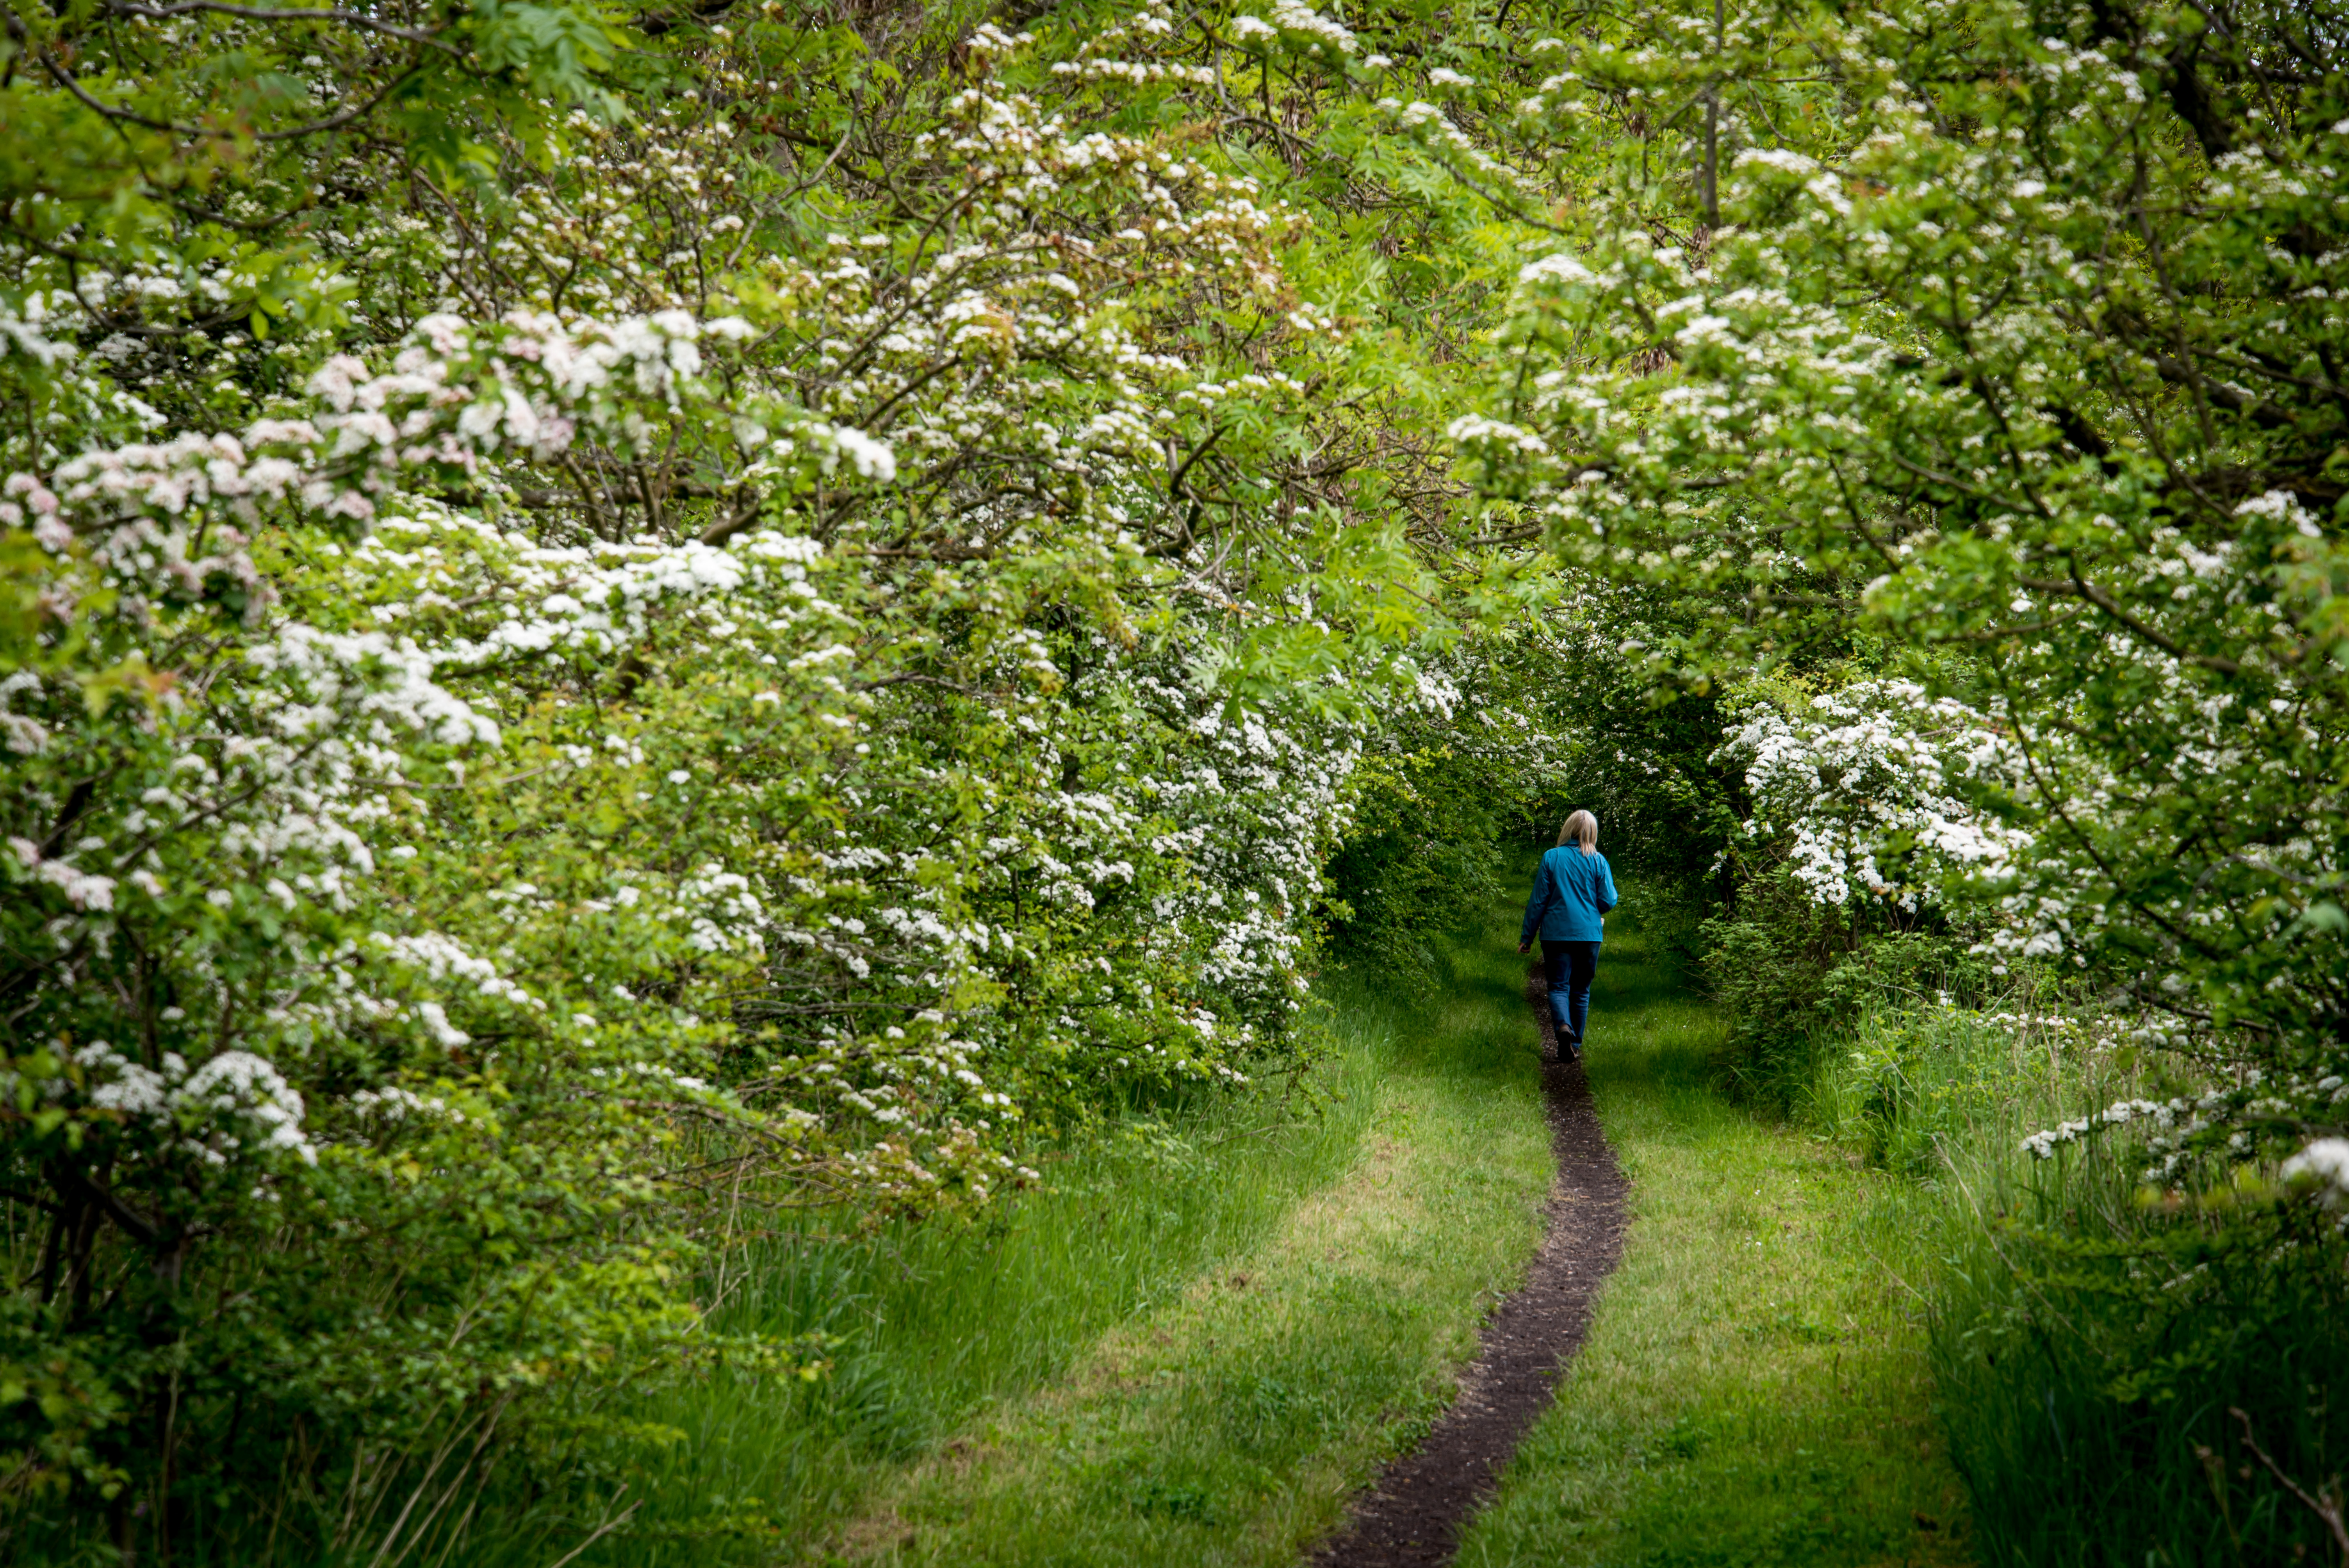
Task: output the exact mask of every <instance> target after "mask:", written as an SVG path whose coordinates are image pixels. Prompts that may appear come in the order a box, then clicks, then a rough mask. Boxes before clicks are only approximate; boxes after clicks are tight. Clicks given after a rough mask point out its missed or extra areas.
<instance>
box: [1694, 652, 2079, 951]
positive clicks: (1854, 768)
mask: <svg viewBox="0 0 2349 1568" xmlns="http://www.w3.org/2000/svg"><path fill="white" fill-rule="evenodd" d="M1714 760H1715V761H1716V762H1733V763H1738V764H1742V765H1743V768H1744V779H1745V788H1746V790H1747V793H1748V795H1749V796H1750V798H1751V799H1752V801H1753V806H1754V810H1753V815H1752V816H1751V818H1750V819H1749V820H1747V821H1746V822H1745V824H1744V830H1745V833H1746V835H1747V837H1748V839H1749V841H1753V842H1755V843H1761V842H1765V841H1775V840H1778V839H1780V838H1782V837H1783V840H1784V842H1785V853H1786V857H1787V862H1786V863H1787V870H1788V872H1789V874H1791V875H1792V876H1793V877H1794V878H1795V881H1796V882H1800V883H1801V884H1802V886H1803V887H1804V889H1805V890H1806V892H1808V893H1809V895H1810V897H1811V898H1812V899H1813V900H1814V901H1816V903H1826V904H1842V903H1848V902H1850V901H1851V900H1853V899H1854V898H1859V899H1875V900H1882V901H1885V902H1887V903H1891V904H1894V905H1897V906H1899V908H1902V909H1906V910H1912V911H1913V910H1915V909H1917V908H1919V907H1920V904H1922V903H1928V902H1938V900H1939V898H1940V889H1941V887H1942V885H1943V884H1944V883H1945V882H1948V881H1949V879H1951V878H1952V877H1961V878H1978V879H1982V880H1984V881H1988V882H1992V883H1993V884H1995V883H1996V882H1998V881H1999V880H2001V879H2003V878H2005V877H2009V876H2011V875H2012V874H2013V870H2014V862H2015V859H2016V856H2017V855H2018V853H2019V852H2021V851H2024V850H2027V849H2028V848H2029V847H2030V845H2031V843H2032V837H2031V835H2030V834H2029V833H2028V832H2025V831H2023V830H2018V829H2014V828H2011V827H2009V826H2007V825H2006V824H2004V823H2002V822H2000V821H1998V820H1996V819H1994V818H1992V817H1989V816H1988V815H1986V814H1985V813H1983V812H1982V811H1981V810H1979V809H1977V807H1976V806H1975V805H1974V804H1973V803H1972V800H1971V799H1969V798H1968V796H1967V795H1966V794H1964V793H1961V790H1965V789H1969V788H1970V787H1971V788H1975V789H1978V788H1979V787H1980V786H1982V785H1983V784H1989V785H1992V786H1993V787H1995V788H2001V789H2004V788H2011V787H2012V786H2013V783H2014V776H2015V774H2016V772H2017V768H2016V760H2015V758H2014V756H2013V750H2012V748H2010V747H2009V746H2007V744H2006V743H2005V742H2004V740H2003V739H2002V737H2001V736H2000V735H1999V734H1998V733H1997V732H1996V731H1995V730H1994V729H1993V728H1992V726H1991V724H1990V723H1989V721H1988V720H1987V719H1986V717H1985V716H1983V715H1982V714H1980V713H1977V712H1975V711H1974V710H1973V709H1971V708H1970V707H1967V706H1966V705H1965V704H1963V703H1961V702H1959V701H1957V700H1955V699H1954V698H1951V697H1934V696H1930V694H1928V693H1927V692H1926V691H1925V689H1924V688H1923V687H1921V686H1918V685H1916V684H1915V683H1914V682H1910V681H1899V680H1894V681H1866V682H1859V683H1856V684H1854V685H1852V686H1844V687H1839V688H1837V689H1835V690H1832V691H1827V692H1822V693H1819V694H1818V695H1816V696H1810V697H1809V698H1808V699H1807V700H1803V699H1802V698H1800V697H1799V696H1797V697H1794V698H1790V699H1789V700H1787V701H1786V702H1785V705H1784V706H1783V707H1782V706H1781V705H1779V704H1777V703H1773V702H1767V701H1764V702H1760V703H1757V704H1755V705H1754V707H1752V708H1751V709H1749V711H1748V712H1747V714H1746V717H1745V718H1744V722H1743V723H1741V724H1739V725H1737V726H1736V727H1734V728H1733V729H1732V730H1731V731H1730V732H1729V736H1728V738H1727V739H1726V740H1725V741H1724V742H1723V746H1722V748H1721V749H1720V751H1719V752H1718V753H1717V754H1716V755H1715V757H1714ZM1976 798H1978V797H1976ZM1879 856H1885V857H1887V858H1892V857H1898V858H1897V860H1895V862H1894V865H1893V866H1891V867H1888V866H1886V865H1884V864H1882V863H1880V862H1879V859H1878V857H1879ZM2026 946H2027V944H2026Z"/></svg>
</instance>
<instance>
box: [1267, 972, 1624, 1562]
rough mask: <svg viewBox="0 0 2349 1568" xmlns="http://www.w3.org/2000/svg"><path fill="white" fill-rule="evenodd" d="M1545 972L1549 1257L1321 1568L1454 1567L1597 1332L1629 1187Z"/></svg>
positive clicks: (1506, 1304)
mask: <svg viewBox="0 0 2349 1568" xmlns="http://www.w3.org/2000/svg"><path fill="white" fill-rule="evenodd" d="M1541 973H1542V971H1541V965H1539V964H1536V965H1534V966H1533V967H1532V968H1531V969H1530V970H1529V971H1527V973H1526V1002H1527V1003H1528V1004H1530V1005H1531V1006H1532V1007H1533V1010H1534V1016H1536V1017H1537V1019H1538V1020H1539V1021H1540V1024H1541V1035H1542V1092H1543V1095H1544V1097H1545V1098H1546V1099H1547V1101H1548V1106H1549V1125H1550V1139H1551V1142H1552V1144H1553V1146H1554V1147H1555V1148H1556V1150H1557V1181H1556V1183H1555V1184H1554V1185H1553V1186H1552V1187H1551V1188H1550V1193H1549V1203H1548V1207H1547V1215H1546V1218H1547V1231H1546V1233H1545V1234H1544V1235H1543V1237H1542V1244H1541V1251H1540V1252H1539V1253H1537V1254H1536V1255H1535V1258H1534V1262H1533V1267H1532V1268H1531V1269H1530V1270H1528V1271H1527V1273H1526V1283H1525V1284H1524V1285H1523V1286H1522V1287H1520V1288H1519V1289H1518V1290H1517V1291H1516V1293H1514V1294H1513V1295H1510V1296H1508V1297H1507V1298H1506V1300H1504V1301H1503V1302H1502V1303H1501V1305H1500V1308H1499V1310H1497V1311H1496V1312H1495V1313H1494V1314H1493V1316H1492V1320H1491V1321H1490V1322H1488V1323H1487V1324H1486V1325H1485V1332H1484V1335H1483V1339H1482V1348H1481V1349H1480V1351H1479V1352H1478V1355H1477V1357H1476V1359H1475V1363H1474V1364H1473V1365H1471V1366H1470V1367H1468V1368H1467V1369H1466V1370H1465V1371H1464V1372H1463V1373H1462V1374H1461V1375H1460V1392H1459V1396H1458V1398H1455V1399H1454V1401H1453V1404H1452V1408H1450V1409H1448V1410H1446V1411H1445V1412H1444V1415H1443V1416H1442V1417H1441V1418H1439V1419H1438V1420H1437V1421H1436V1423H1435V1426H1434V1428H1433V1429H1432V1430H1430V1431H1429V1433H1428V1434H1427V1440H1426V1441H1425V1442H1423V1443H1422V1444H1421V1445H1420V1446H1419V1448H1418V1449H1416V1450H1415V1451H1413V1452H1412V1453H1408V1454H1405V1455H1403V1456H1402V1457H1401V1458H1399V1459H1397V1460H1395V1461H1394V1462H1393V1463H1392V1464H1390V1465H1389V1466H1388V1467H1387V1469H1386V1473H1385V1474H1383V1475H1381V1476H1380V1477H1379V1480H1378V1483H1377V1484H1376V1485H1375V1486H1373V1487H1372V1488H1371V1490H1370V1491H1367V1492H1365V1493H1363V1494H1362V1496H1361V1498H1360V1499H1359V1500H1358V1501H1356V1502H1355V1505H1354V1509H1353V1513H1352V1517H1351V1518H1350V1520H1349V1522H1348V1523H1347V1525H1346V1528H1345V1530H1344V1531H1343V1532H1340V1534H1339V1535H1337V1536H1336V1537H1334V1538H1333V1539H1332V1540H1330V1542H1328V1543H1327V1544H1326V1545H1324V1546H1323V1547H1322V1548H1321V1550H1320V1551H1319V1552H1318V1553H1315V1555H1314V1558H1313V1561H1314V1563H1317V1564H1319V1565H1321V1568H1434V1565H1436V1564H1441V1563H1449V1562H1451V1561H1452V1554H1453V1553H1454V1551H1455V1550H1456V1549H1457V1548H1458V1546H1459V1542H1460V1532H1461V1528H1462V1527H1463V1526H1464V1525H1465V1524H1466V1523H1467V1522H1468V1516H1469V1515H1470V1514H1471V1513H1473V1512H1475V1510H1476V1508H1477V1506H1478V1505H1479V1504H1481V1503H1483V1502H1484V1501H1485V1499H1486V1498H1487V1497H1489V1496H1490V1495H1491V1494H1492V1492H1493V1490H1494V1488H1495V1486H1496V1485H1497V1484H1498V1483H1499V1481H1500V1478H1501V1470H1502V1469H1503V1467H1505V1466H1506V1464H1507V1463H1508V1462H1509V1456H1510V1455H1511V1454H1513V1453H1515V1452H1516V1448H1517V1444H1518V1442H1519V1441H1520V1440H1522V1439H1524V1437H1525V1435H1526V1432H1528V1431H1530V1430H1532V1429H1533V1424H1534V1422H1535V1421H1536V1420H1537V1419H1538V1418H1540V1416H1541V1413H1542V1412H1543V1411H1544V1410H1547V1408H1549V1402H1550V1398H1551V1395H1552V1392H1553V1390H1554V1387H1555V1385H1556V1383H1557V1377H1558V1374H1559V1373H1561V1372H1562V1371H1564V1370H1565V1368H1566V1364H1567V1363H1568V1361H1569V1360H1571V1359H1572V1358H1573V1356H1574V1353H1575V1351H1576V1350H1578V1349H1579V1348H1580V1347H1581V1345H1582V1336H1583V1334H1584V1332H1585V1331H1586V1330H1588V1327H1589V1326H1590V1314H1591V1309H1592V1307H1593V1305H1595V1302H1596V1298H1597V1296H1598V1294H1599V1284H1600V1283H1601V1282H1602V1281H1604V1280H1605V1279H1606V1277H1607V1275H1608V1273H1609V1271H1610V1270H1612V1269H1613V1268H1614V1266H1615V1261H1616V1259H1617V1258H1618V1257H1619V1256H1621V1254H1622V1251H1623V1224H1624V1209H1625V1203H1624V1200H1625V1197H1626V1195H1627V1193H1628V1190H1629V1188H1628V1183H1626V1182H1625V1181H1624V1180H1623V1172H1622V1171H1620V1170H1619V1169H1618V1167H1617V1166H1616V1163H1615V1154H1614V1150H1610V1149H1609V1148H1608V1147H1607V1138H1606V1135H1605V1134H1604V1133H1602V1132H1601V1131H1600V1130H1599V1116H1598V1112H1597V1111H1596V1110H1595V1109H1593V1107H1592V1105H1591V1103H1590V1086H1589V1084H1588V1082H1587V1081H1585V1079H1584V1078H1583V1076H1582V1068H1581V1065H1580V1064H1579V1063H1572V1062H1562V1061H1560V1060H1559V1058H1558V1049H1557V1031H1556V1026H1555V1025H1554V1023H1553V1022H1552V1021H1551V1019H1550V1016H1549V1008H1548V1007H1547V1006H1546V1005H1545V1004H1546V997H1545V995H1544V992H1543V988H1542V979H1541Z"/></svg>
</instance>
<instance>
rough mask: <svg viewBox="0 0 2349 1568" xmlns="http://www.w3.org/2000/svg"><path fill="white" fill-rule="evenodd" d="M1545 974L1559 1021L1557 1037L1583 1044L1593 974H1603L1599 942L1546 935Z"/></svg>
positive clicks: (1553, 1011) (1550, 1008)
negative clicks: (1571, 940) (1553, 939)
mask: <svg viewBox="0 0 2349 1568" xmlns="http://www.w3.org/2000/svg"><path fill="white" fill-rule="evenodd" d="M1542 973H1543V975H1545V976H1547V979H1548V981H1549V1010H1550V1016H1552V1017H1554V1018H1556V1019H1557V1037H1558V1038H1559V1039H1561V1040H1563V1041H1565V1042H1566V1043H1567V1044H1568V1045H1569V1046H1579V1045H1581V1044H1582V1026H1583V1025H1584V1024H1585V1023H1587V1022H1588V1021H1589V1018H1590V977H1591V976H1592V975H1596V974H1598V973H1599V944H1597V943H1595V942H1552V941H1551V940H1550V939H1549V938H1548V937H1547V936H1545V937H1543V938H1542Z"/></svg>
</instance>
